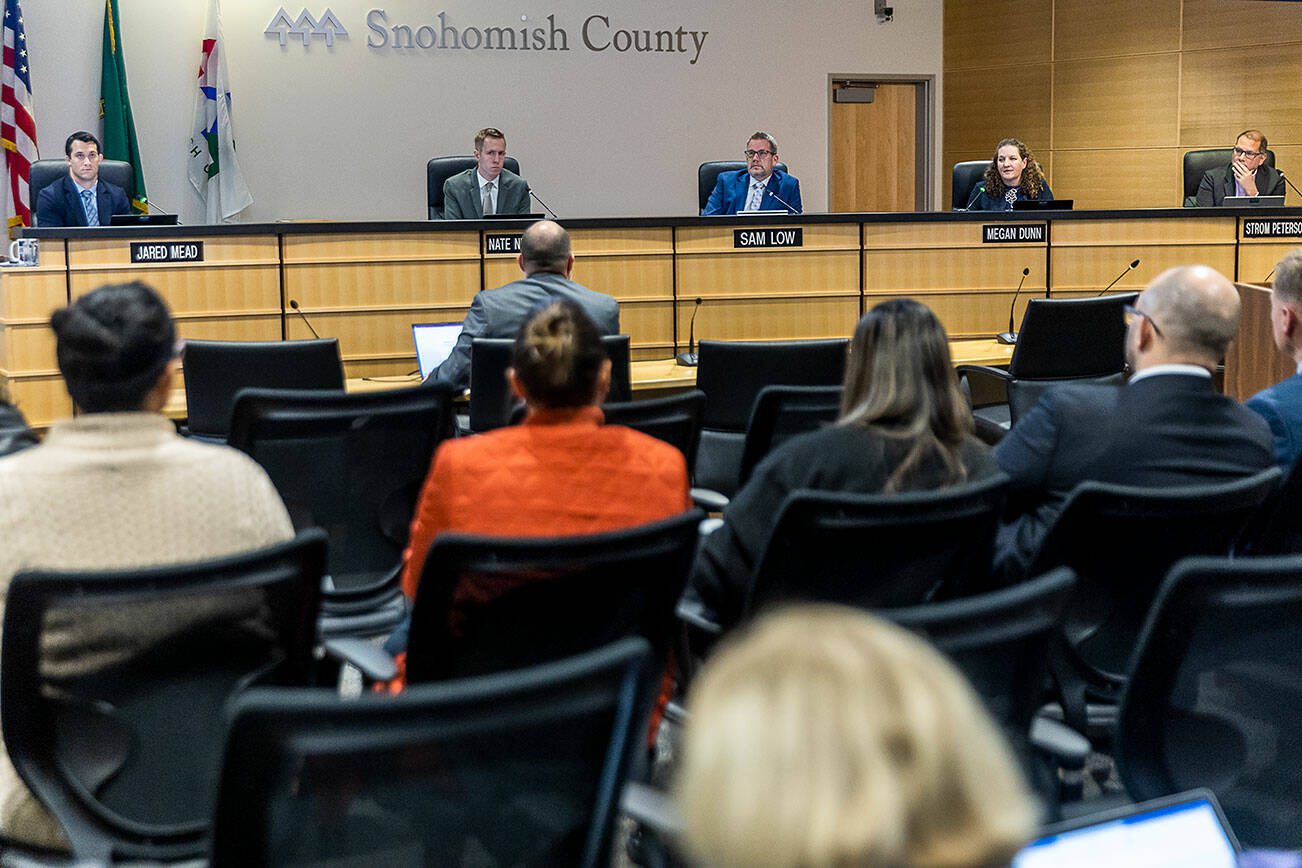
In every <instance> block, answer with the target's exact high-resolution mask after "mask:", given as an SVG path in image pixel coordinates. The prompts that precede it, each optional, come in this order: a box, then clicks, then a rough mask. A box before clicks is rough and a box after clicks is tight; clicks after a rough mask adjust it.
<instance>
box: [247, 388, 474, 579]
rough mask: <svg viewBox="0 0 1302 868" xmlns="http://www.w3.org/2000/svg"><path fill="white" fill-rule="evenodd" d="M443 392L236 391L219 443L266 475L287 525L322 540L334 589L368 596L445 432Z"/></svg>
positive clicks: (392, 555)
mask: <svg viewBox="0 0 1302 868" xmlns="http://www.w3.org/2000/svg"><path fill="white" fill-rule="evenodd" d="M452 393H453V388H452V386H451V385H450V384H448V383H444V382H440V381H435V380H431V381H429V382H428V383H424V384H422V385H420V386H417V387H415V388H410V389H395V390H392V391H387V392H362V393H356V394H342V393H338V392H303V391H278V390H272V389H244V390H242V391H241V392H240V393H239V396H238V397H237V398H236V399H235V414H234V421H232V423H231V435H230V441H229V442H230V444H231V445H232V446H234V447H235V448H236V449H239V450H242V451H243V452H246V453H247V454H248V455H250V456H251V457H252V458H253V460H255V461H257V462H258V463H259V464H260V465H262V468H263V469H264V470H266V471H267V475H268V476H269V477H271V481H272V483H274V484H275V486H276V490H277V491H278V492H280V496H281V499H282V500H284V501H285V506H286V507H287V508H288V509H289V512H290V515H291V516H292V517H293V518H294V523H295V526H296V527H312V526H315V527H320V528H322V529H323V530H325V531H326V533H327V534H328V535H329V537H330V560H329V573H330V576H331V579H332V584H333V586H334V588H335V589H337V590H340V591H343V592H356V591H369V590H372V589H374V588H375V587H376V586H377V585H381V584H384V583H385V582H386V581H387V580H388V579H389V578H390V576H391V575H392V574H394V572H395V570H396V568H397V567H398V566H399V564H400V563H401V561H402V551H403V549H404V548H406V545H407V530H408V527H409V525H410V524H411V516H412V513H413V511H414V510H415V506H416V501H417V499H418V498H419V496H420V489H421V486H422V485H423V484H424V482H425V477H426V476H427V475H428V473H429V464H430V459H431V458H432V457H433V455H434V450H435V448H436V447H437V446H438V444H439V443H440V442H441V441H442V440H443V439H445V438H447V437H450V436H452V433H453V430H454V418H453V412H452ZM394 587H395V590H396V584H395V586H394Z"/></svg>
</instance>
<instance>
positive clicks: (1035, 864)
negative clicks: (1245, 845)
mask: <svg viewBox="0 0 1302 868" xmlns="http://www.w3.org/2000/svg"><path fill="white" fill-rule="evenodd" d="M1238 854H1239V842H1238V840H1237V839H1236V838H1235V837H1234V833H1233V832H1231V831H1230V827H1229V824H1228V823H1227V822H1226V820H1225V815H1224V814H1223V813H1222V812H1221V806H1220V805H1219V804H1218V803H1217V802H1216V797H1215V796H1214V795H1212V793H1211V792H1210V791H1209V790H1190V791H1189V792H1186V793H1180V794H1178V795H1174V796H1167V797H1166V798H1163V799H1155V800H1153V801H1151V802H1144V803H1142V804H1138V805H1126V806H1125V807H1123V808H1117V809H1116V810H1112V811H1106V812H1103V813H1099V814H1092V815H1090V816H1088V817H1081V818H1079V819H1076V820H1070V821H1067V822H1065V823H1058V824H1057V825H1054V826H1050V827H1049V828H1048V829H1046V830H1045V832H1044V834H1043V836H1042V837H1040V838H1039V839H1037V840H1035V841H1032V842H1031V843H1030V844H1028V845H1027V846H1026V848H1025V849H1023V850H1022V851H1021V852H1020V853H1018V854H1017V856H1015V857H1014V858H1013V865H1012V868H1085V866H1090V868H1095V866H1099V865H1106V866H1107V868H1168V866H1169V868H1177V866H1178V868H1234V866H1235V865H1237V864H1238V859H1239V856H1238Z"/></svg>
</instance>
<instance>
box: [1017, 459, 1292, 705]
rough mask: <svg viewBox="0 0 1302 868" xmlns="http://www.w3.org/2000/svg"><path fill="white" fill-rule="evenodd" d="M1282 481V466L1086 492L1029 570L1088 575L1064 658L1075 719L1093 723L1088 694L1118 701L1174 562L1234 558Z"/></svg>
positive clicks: (1063, 680) (1071, 618)
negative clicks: (1215, 478)
mask: <svg viewBox="0 0 1302 868" xmlns="http://www.w3.org/2000/svg"><path fill="white" fill-rule="evenodd" d="M1279 478H1280V471H1279V468H1276V467H1272V468H1270V469H1268V470H1264V471H1262V472H1261V473H1258V474H1256V475H1254V476H1249V477H1246V478H1243V479H1235V480H1231V481H1229V482H1220V483H1213V484H1206V485H1190V486H1181V487H1176V488H1139V487H1136V486H1126V485H1111V484H1106V483H1101V482H1084V483H1081V484H1080V485H1078V486H1077V487H1076V489H1075V490H1074V491H1073V492H1072V493H1071V496H1070V497H1069V498H1068V500H1067V502H1066V504H1065V505H1064V506H1063V509H1062V512H1061V513H1060V514H1059V516H1058V520H1057V521H1056V522H1055V523H1054V525H1053V526H1052V527H1051V528H1050V529H1049V532H1048V534H1047V536H1046V537H1045V540H1044V543H1043V545H1042V546H1041V547H1040V550H1039V552H1038V553H1037V554H1036V556H1035V558H1034V560H1033V562H1032V564H1031V569H1030V573H1029V574H1030V575H1039V574H1041V573H1043V572H1046V571H1048V570H1049V569H1052V568H1053V567H1057V566H1062V565H1066V566H1070V567H1071V568H1072V569H1074V570H1075V571H1076V573H1077V574H1078V575H1079V576H1080V585H1079V587H1078V591H1077V594H1076V599H1075V601H1074V602H1073V604H1072V607H1071V611H1070V613H1069V615H1068V618H1067V622H1066V624H1065V626H1064V634H1065V640H1066V641H1065V644H1064V646H1063V648H1062V653H1061V654H1060V655H1058V659H1057V661H1056V666H1057V669H1056V674H1057V676H1058V679H1059V684H1060V687H1061V689H1062V692H1063V702H1064V710H1065V712H1066V714H1067V715H1068V718H1067V719H1068V722H1069V723H1071V724H1072V725H1073V726H1074V727H1076V728H1081V727H1084V726H1085V725H1086V720H1085V707H1084V703H1085V700H1086V698H1087V697H1088V696H1095V697H1098V698H1100V699H1102V700H1104V701H1115V700H1116V698H1117V694H1118V691H1119V689H1120V687H1121V686H1122V685H1123V684H1124V683H1125V671H1126V662H1127V660H1128V659H1129V657H1130V654H1131V652H1132V651H1133V650H1134V648H1135V640H1136V637H1137V636H1138V634H1139V629H1140V627H1141V626H1142V624H1143V623H1144V618H1145V616H1146V615H1147V614H1148V610H1149V607H1150V606H1151V604H1152V601H1153V597H1154V595H1155V594H1156V593H1157V588H1158V585H1159V584H1160V583H1161V581H1162V578H1163V577H1164V576H1165V575H1166V573H1167V571H1168V570H1169V569H1170V568H1171V565H1172V564H1174V563H1175V562H1176V561H1178V560H1180V559H1181V558H1183V557H1187V556H1190V555H1199V554H1207V555H1225V554H1228V553H1229V552H1230V551H1231V549H1232V548H1233V545H1234V543H1235V541H1236V539H1237V538H1238V537H1239V535H1240V533H1241V532H1242V531H1243V528H1244V526H1245V525H1246V523H1247V522H1248V521H1249V520H1250V519H1251V518H1252V517H1253V516H1254V515H1255V514H1256V511H1257V509H1258V508H1259V507H1260V506H1261V504H1262V503H1264V502H1266V500H1267V499H1268V498H1269V497H1270V495H1271V493H1272V492H1273V491H1274V490H1275V488H1276V487H1277V486H1278V484H1279Z"/></svg>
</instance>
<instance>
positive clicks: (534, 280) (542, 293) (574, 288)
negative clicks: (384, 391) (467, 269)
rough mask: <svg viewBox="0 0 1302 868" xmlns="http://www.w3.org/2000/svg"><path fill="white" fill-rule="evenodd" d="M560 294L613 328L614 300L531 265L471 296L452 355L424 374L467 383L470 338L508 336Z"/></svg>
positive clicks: (612, 331) (613, 331)
mask: <svg viewBox="0 0 1302 868" xmlns="http://www.w3.org/2000/svg"><path fill="white" fill-rule="evenodd" d="M503 174H505V173H503ZM561 299H568V300H569V301H572V302H574V303H575V304H577V305H578V306H579V307H581V308H583V312H584V313H586V314H587V315H588V316H590V317H592V321H593V322H594V323H596V325H597V329H598V331H600V332H601V333H602V334H603V335H617V334H619V302H617V301H615V299H613V298H611V297H610V296H608V295H605V294H604V293H600V292H593V291H592V290H590V289H588V288H587V287H585V286H580V285H579V284H577V283H575V282H574V281H572V280H570V279H568V278H566V277H562V276H561V275H559V274H551V273H548V272H543V271H536V272H534V273H533V274H531V275H529V276H528V277H526V278H524V279H523V280H517V281H515V282H514V283H508V284H507V285H506V286H499V287H498V288H497V289H486V290H484V291H483V292H481V293H479V294H478V295H476V296H475V299H474V301H472V302H471V303H470V310H469V312H467V313H466V320H465V324H464V325H463V326H462V329H461V337H459V338H457V345H456V346H455V347H453V349H452V355H450V356H448V358H447V360H446V361H444V362H443V364H441V365H439V366H438V367H437V368H435V369H434V371H433V372H431V373H430V378H432V379H435V380H447V381H448V382H450V383H452V384H453V385H454V386H456V387H457V388H459V389H466V388H469V386H470V345H471V343H472V342H473V341H474V339H475V338H512V339H514V338H515V337H516V336H517V335H519V333H520V328H521V327H522V326H523V325H524V324H525V323H526V322H528V321H529V317H531V316H533V315H534V314H535V313H537V312H538V310H539V309H540V308H543V307H546V306H547V305H548V304H551V303H552V302H553V301H560V300H561Z"/></svg>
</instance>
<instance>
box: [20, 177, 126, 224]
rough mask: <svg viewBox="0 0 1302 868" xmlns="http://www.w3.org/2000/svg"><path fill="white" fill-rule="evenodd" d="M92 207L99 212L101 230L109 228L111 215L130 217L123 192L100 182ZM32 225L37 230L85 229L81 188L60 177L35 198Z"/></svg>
mask: <svg viewBox="0 0 1302 868" xmlns="http://www.w3.org/2000/svg"><path fill="white" fill-rule="evenodd" d="M95 204H96V206H97V207H98V208H99V223H100V225H101V226H107V225H109V218H111V217H112V216H113V215H114V214H130V213H131V203H130V202H129V201H128V200H127V194H126V191H125V190H123V189H122V188H121V187H119V186H117V185H116V184H110V183H109V182H108V181H105V180H104V179H103V178H100V179H99V186H97V187H96V188H95ZM36 225H37V226H38V227H40V228H41V229H48V228H50V227H51V226H85V225H86V209H85V208H83V207H81V188H80V187H78V186H77V185H76V184H75V183H73V180H72V178H71V177H70V176H68V175H64V176H63V177H62V178H60V179H59V182H58V183H57V184H51V185H49V186H48V187H46V188H45V189H44V190H42V191H41V194H40V195H39V196H37V197H36Z"/></svg>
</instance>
